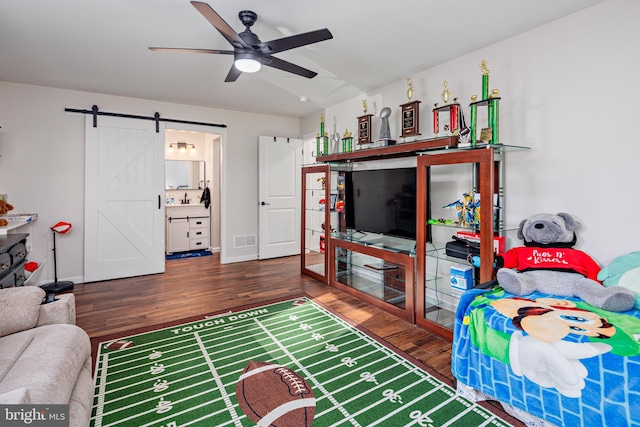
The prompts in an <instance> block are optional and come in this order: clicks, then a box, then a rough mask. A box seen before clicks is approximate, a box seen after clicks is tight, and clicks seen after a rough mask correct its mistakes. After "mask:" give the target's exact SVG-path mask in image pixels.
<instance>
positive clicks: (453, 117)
mask: <svg viewBox="0 0 640 427" xmlns="http://www.w3.org/2000/svg"><path fill="white" fill-rule="evenodd" d="M440 99H442V101H443V102H444V105H443V106H441V107H438V103H435V104H434V105H433V110H432V111H433V133H434V135H435V136H436V137H437V136H438V132H440V112H441V111H448V112H449V124H448V125H445V126H444V130H445V131H449V132H451V135H453V136H458V135H459V116H460V104H459V103H458V98H453V102H452V103H449V100H450V99H451V91H449V83H447V81H446V80H444V82H443V84H442V93H441V94H440Z"/></svg>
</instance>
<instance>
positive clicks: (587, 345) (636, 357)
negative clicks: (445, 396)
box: [452, 287, 640, 427]
mask: <svg viewBox="0 0 640 427" xmlns="http://www.w3.org/2000/svg"><path fill="white" fill-rule="evenodd" d="M639 340H640V312H639V311H637V310H630V311H627V312H624V313H613V312H608V311H605V310H601V309H597V308H595V307H592V306H590V305H588V304H586V303H584V302H582V301H580V300H578V299H575V298H567V297H555V296H552V295H545V294H541V293H534V294H531V295H527V296H525V297H516V296H514V295H512V294H509V293H506V292H505V291H504V290H502V288H500V287H497V288H495V289H493V290H470V291H467V292H465V293H464V294H463V295H462V298H461V300H460V304H459V305H458V310H457V313H456V324H455V328H454V341H453V354H452V372H453V375H454V376H455V377H456V378H457V379H458V381H460V382H461V383H463V384H465V385H467V386H470V387H472V388H474V389H476V390H479V391H481V392H484V393H486V394H488V395H490V396H492V397H494V398H495V399H496V400H499V401H502V402H505V403H508V404H510V405H512V406H514V407H516V408H519V409H522V410H524V411H526V412H528V413H530V414H533V415H535V416H537V417H540V418H542V419H544V420H547V421H549V422H552V423H554V424H556V425H559V426H585V427H587V426H589V427H592V426H612V427H613V426H615V427H624V426H636V427H640V343H639Z"/></svg>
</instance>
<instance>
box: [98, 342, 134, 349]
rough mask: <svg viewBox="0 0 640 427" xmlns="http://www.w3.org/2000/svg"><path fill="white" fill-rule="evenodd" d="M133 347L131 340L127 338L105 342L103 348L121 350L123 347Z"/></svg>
mask: <svg viewBox="0 0 640 427" xmlns="http://www.w3.org/2000/svg"><path fill="white" fill-rule="evenodd" d="M129 347H133V342H132V341H129V340H116V341H111V342H110V343H107V344H105V346H104V348H106V349H109V350H122V349H125V348H129Z"/></svg>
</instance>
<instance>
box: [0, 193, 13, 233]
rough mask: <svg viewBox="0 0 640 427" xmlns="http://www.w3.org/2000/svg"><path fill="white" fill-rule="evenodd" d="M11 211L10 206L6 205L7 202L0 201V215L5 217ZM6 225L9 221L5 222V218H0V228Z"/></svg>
mask: <svg viewBox="0 0 640 427" xmlns="http://www.w3.org/2000/svg"><path fill="white" fill-rule="evenodd" d="M12 210H13V205H12V204H10V203H7V201H6V200H4V199H0V215H6V214H7V213H8V212H9V211H12ZM7 224H9V221H7V220H6V219H5V218H2V217H0V227H3V226H5V225H7Z"/></svg>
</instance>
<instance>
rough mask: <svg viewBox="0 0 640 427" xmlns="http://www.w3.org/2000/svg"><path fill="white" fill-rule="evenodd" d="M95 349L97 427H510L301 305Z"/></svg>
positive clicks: (312, 306)
mask: <svg viewBox="0 0 640 427" xmlns="http://www.w3.org/2000/svg"><path fill="white" fill-rule="evenodd" d="M98 341H100V340H98ZM97 345H98V349H97V355H96V357H95V396H94V402H93V410H92V416H91V425H92V426H96V427H106V426H136V427H141V426H163V427H178V426H216V427H218V426H255V425H258V426H279V427H281V426H292V427H306V426H311V425H313V426H376V425H377V426H393V427H395V426H419V427H436V426H463V427H471V426H509V425H510V424H509V423H508V422H506V421H505V420H504V419H502V418H500V417H498V415H496V414H494V413H492V412H491V411H489V410H487V409H485V408H484V407H482V406H479V405H477V404H475V403H472V402H470V401H468V400H466V399H464V398H463V397H460V396H458V395H457V394H456V393H455V390H454V389H453V388H452V387H450V386H449V385H447V384H446V383H444V382H442V381H440V380H438V379H437V378H436V377H435V376H434V375H432V374H430V373H429V372H428V371H427V369H428V368H426V367H421V366H419V365H421V364H420V363H419V362H412V361H409V360H408V359H406V358H404V357H402V356H401V355H400V354H399V353H397V352H395V351H393V350H392V349H391V348H390V347H388V346H386V345H383V344H382V343H381V342H379V341H378V340H376V339H374V338H373V337H371V336H369V335H368V334H367V333H365V332H363V331H362V330H360V329H359V328H356V327H354V326H352V325H351V324H350V323H349V322H347V321H345V320H343V319H342V318H341V317H339V316H337V315H335V314H333V313H332V312H330V311H329V310H327V309H325V308H324V307H323V306H321V305H320V304H319V303H315V302H313V301H312V300H311V299H308V298H305V297H301V298H293V299H289V300H285V301H280V302H275V303H270V304H266V305H263V306H259V307H255V308H251V309H245V310H238V311H229V312H226V313H223V314H218V315H215V316H206V317H205V316H203V317H202V318H201V319H200V320H196V321H192V322H189V323H182V324H178V325H176V326H169V327H163V328H160V329H156V330H152V331H150V332H145V333H139V334H129V335H127V336H120V337H118V338H114V337H110V339H108V340H103V341H100V342H98V344H97ZM436 375H437V374H436Z"/></svg>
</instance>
